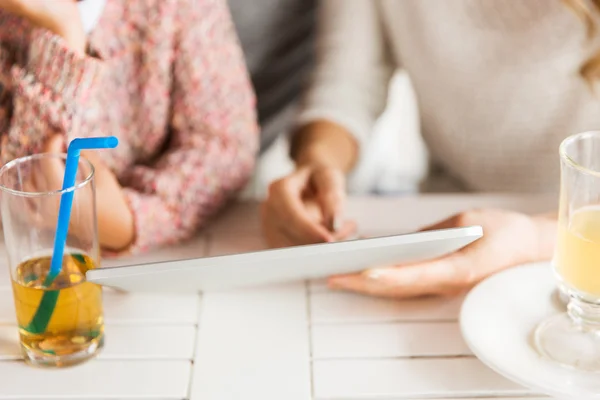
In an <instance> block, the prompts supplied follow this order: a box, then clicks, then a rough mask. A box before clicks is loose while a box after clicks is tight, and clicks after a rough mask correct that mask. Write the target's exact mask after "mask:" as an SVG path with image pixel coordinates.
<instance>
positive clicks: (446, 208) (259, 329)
mask: <svg viewBox="0 0 600 400" xmlns="http://www.w3.org/2000/svg"><path fill="white" fill-rule="evenodd" d="M482 206H494V207H506V208H510V209H515V210H521V211H524V212H538V211H539V212H543V211H548V210H552V209H553V208H554V207H555V201H554V200H553V199H545V198H535V197H514V196H464V195H449V196H441V195H431V196H423V197H405V198H358V199H352V201H351V202H350V205H349V209H348V215H349V216H352V217H355V218H356V219H357V220H358V222H359V227H360V231H361V234H365V235H379V234H393V233H399V232H407V231H411V230H414V229H417V228H418V227H420V226H422V225H426V224H429V223H431V222H434V221H436V220H438V219H439V218H443V217H446V216H448V215H450V214H452V213H454V212H457V211H460V210H463V209H467V208H470V207H482ZM263 247H264V243H263V241H262V239H261V237H260V234H259V224H258V215H257V208H256V204H252V203H241V204H238V205H236V206H234V207H232V208H231V209H230V210H229V211H227V212H226V213H224V214H223V215H222V216H221V217H219V218H218V219H217V220H216V221H214V223H213V224H212V225H211V226H210V227H209V228H208V229H206V230H205V232H203V233H202V234H201V235H200V236H199V237H198V238H196V239H194V240H193V241H191V242H189V243H187V244H186V245H184V246H181V247H178V248H173V249H163V250H160V251H157V252H154V253H152V254H148V255H145V256H143V257H139V258H137V259H135V260H128V259H121V260H111V261H107V262H106V263H111V264H126V263H129V262H132V261H135V262H136V263H137V262H144V261H158V260H167V259H183V258H190V257H202V256H206V255H216V254H226V253H234V252H239V251H251V250H258V249H261V248H263ZM0 251H4V249H3V248H2V249H0ZM105 293H106V295H105V310H106V331H107V342H106V347H105V349H104V351H103V352H102V354H101V355H100V356H99V357H98V359H97V360H94V361H91V362H89V363H87V364H85V365H82V366H79V367H74V368H70V369H64V370H41V369H33V368H29V367H26V366H25V365H24V364H23V363H22V362H21V361H20V356H19V353H18V348H17V338H16V329H15V325H14V311H13V304H12V295H11V292H10V281H9V278H8V274H7V268H6V267H4V266H1V267H0V400H3V399H4V400H6V399H98V400H108V399H135V400H142V399H162V400H168V399H172V400H182V399H189V400H233V399H257V400H258V399H260V400H283V399H285V400H311V399H313V400H362V399H364V400H370V399H373V400H375V399H378V400H399V399H411V400H413V399H454V400H456V399H467V398H468V399H471V400H473V399H484V398H485V399H489V398H494V399H497V400H498V399H511V400H519V399H521V400H524V399H527V400H534V399H541V398H542V397H543V396H536V394H535V393H531V392H530V391H528V390H527V389H524V388H522V387H520V386H518V385H516V384H513V383H512V382H510V381H508V380H506V379H504V378H502V377H501V376H499V375H497V374H495V373H494V372H492V371H491V370H489V369H487V368H486V367H485V366H484V365H483V364H482V363H481V362H479V361H478V360H477V359H476V358H474V357H473V356H472V354H471V353H470V351H469V349H468V348H467V347H466V345H465V344H464V342H463V340H462V338H461V335H460V332H459V329H458V324H457V315H458V311H459V309H460V305H461V301H462V298H461V297H455V298H432V299H425V300H410V301H390V300H383V299H375V298H368V297H362V296H356V295H352V294H347V293H339V292H331V291H329V290H328V289H327V287H326V286H325V285H324V284H323V283H322V282H292V283H287V284H282V285H275V286H269V287H262V288H252V289H245V290H236V291H230V292H220V293H205V294H203V295H200V294H199V295H151V294H143V295H142V294H126V293H117V292H114V291H111V290H106V291H105Z"/></svg>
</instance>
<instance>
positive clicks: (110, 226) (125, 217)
mask: <svg viewBox="0 0 600 400" xmlns="http://www.w3.org/2000/svg"><path fill="white" fill-rule="evenodd" d="M64 149H65V143H64V139H63V136H62V135H54V136H52V137H51V138H50V139H49V140H48V142H47V143H46V146H45V148H44V151H45V152H49V153H64ZM81 155H82V157H84V158H86V159H87V160H88V161H90V162H91V163H92V165H93V166H94V182H95V185H96V212H97V219H98V235H99V241H100V245H101V246H102V247H103V248H106V249H110V250H114V251H118V250H122V249H124V248H126V247H127V246H128V245H129V244H130V243H131V242H132V240H133V236H134V228H133V215H132V213H131V210H130V209H129V205H128V203H127V201H126V199H125V195H124V193H123V189H122V187H121V185H120V184H119V181H118V180H117V177H116V176H115V174H114V173H113V172H112V171H111V170H110V169H109V168H108V167H106V165H105V164H104V162H102V160H101V159H100V157H99V156H98V154H97V153H96V152H95V151H82V152H81ZM44 175H45V180H46V181H48V180H53V182H52V183H51V184H52V186H53V187H60V186H61V184H62V179H63V175H64V165H63V164H62V162H59V163H49V164H48V165H47V166H46V168H45V170H44ZM91 201H92V199H88V198H86V197H79V198H78V206H79V207H86V206H88V205H91V204H92V203H91ZM74 205H75V204H74ZM74 229H75V230H76V229H77V227H74Z"/></svg>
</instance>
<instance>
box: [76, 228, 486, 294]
mask: <svg viewBox="0 0 600 400" xmlns="http://www.w3.org/2000/svg"><path fill="white" fill-rule="evenodd" d="M482 236H483V230H482V228H481V227H479V226H473V227H465V228H452V229H443V230H435V231H426V232H418V233H410V234H403V235H395V236H385V237H375V238H368V239H357V240H349V241H343V242H336V243H323V244H315V245H306V246H297V247H289V248H283V249H274V250H263V251H257V252H250V253H242V254H234V255H226V256H217V257H206V258H196V259H191V260H177V261H167V262H160V263H154V264H140V265H131V266H121V267H111V268H99V269H95V270H90V271H88V272H87V279H88V280H89V281H90V282H95V283H98V284H100V285H103V286H109V287H113V288H117V289H121V290H125V291H138V292H144V291H151V292H174V293H182V292H198V291H214V290H226V289H234V288H241V287H246V286H256V285H264V284H271V283H283V282H289V281H295V280H306V279H314V278H325V277H328V276H331V275H336V274H347V273H353V272H359V271H362V270H364V269H367V268H371V267H374V266H378V265H392V264H400V263H409V262H415V261H421V260H426V259H433V258H437V257H440V256H443V255H444V254H447V253H450V252H453V251H456V250H459V249H460V248H462V247H464V246H466V245H468V244H470V243H472V242H473V241H475V240H477V239H479V238H480V237H482Z"/></svg>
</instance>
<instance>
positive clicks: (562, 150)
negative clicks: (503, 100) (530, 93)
mask: <svg viewBox="0 0 600 400" xmlns="http://www.w3.org/2000/svg"><path fill="white" fill-rule="evenodd" d="M591 137H597V138H599V139H600V131H586V132H581V133H575V134H573V135H571V136H569V137H567V138H565V139H564V140H563V141H562V143H561V144H560V147H559V154H560V158H561V159H562V160H564V161H565V162H566V163H567V164H568V165H569V166H571V167H573V168H575V169H576V170H578V171H580V172H583V173H585V174H588V175H593V176H596V177H600V171H594V170H593V169H589V168H586V167H584V166H582V165H581V164H579V163H577V162H576V161H575V160H573V159H572V158H571V157H570V156H569V155H568V154H567V147H568V146H569V145H570V144H572V143H573V142H575V141H578V140H582V139H586V138H591ZM0 171H1V170H0Z"/></svg>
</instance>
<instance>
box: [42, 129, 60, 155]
mask: <svg viewBox="0 0 600 400" xmlns="http://www.w3.org/2000/svg"><path fill="white" fill-rule="evenodd" d="M64 148H65V139H64V137H63V136H62V135H61V134H58V133H57V134H55V135H52V136H50V138H49V139H48V140H47V141H46V143H45V145H44V152H45V153H63V152H64Z"/></svg>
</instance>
